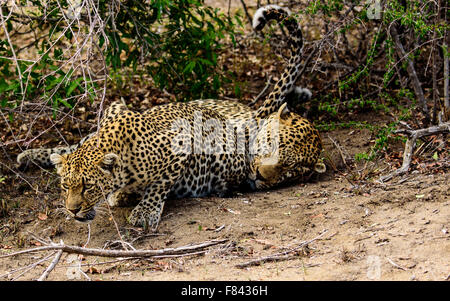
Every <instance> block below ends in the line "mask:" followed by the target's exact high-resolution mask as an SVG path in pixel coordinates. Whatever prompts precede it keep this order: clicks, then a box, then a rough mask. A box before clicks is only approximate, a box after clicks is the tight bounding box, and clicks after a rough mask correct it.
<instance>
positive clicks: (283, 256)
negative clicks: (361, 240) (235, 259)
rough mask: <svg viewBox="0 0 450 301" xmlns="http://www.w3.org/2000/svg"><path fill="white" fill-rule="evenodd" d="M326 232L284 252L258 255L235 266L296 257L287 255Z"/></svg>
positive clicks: (244, 266) (247, 265) (241, 266)
mask: <svg viewBox="0 0 450 301" xmlns="http://www.w3.org/2000/svg"><path fill="white" fill-rule="evenodd" d="M327 232H328V230H325V231H324V232H322V233H321V234H320V235H319V236H317V237H315V238H313V239H311V240H307V241H304V242H302V243H301V244H299V245H298V246H297V247H295V248H292V249H289V250H287V251H284V252H280V253H276V254H272V255H269V256H265V257H260V258H258V259H255V260H251V261H247V262H244V263H240V264H237V265H236V267H238V268H240V269H242V268H246V267H249V266H254V265H260V264H261V263H263V262H268V261H281V260H288V259H292V258H297V256H293V255H288V254H289V253H291V252H295V251H297V250H299V249H301V248H303V247H305V246H307V245H309V244H310V243H312V242H313V241H316V240H319V239H321V238H322V236H324V235H325V233H327Z"/></svg>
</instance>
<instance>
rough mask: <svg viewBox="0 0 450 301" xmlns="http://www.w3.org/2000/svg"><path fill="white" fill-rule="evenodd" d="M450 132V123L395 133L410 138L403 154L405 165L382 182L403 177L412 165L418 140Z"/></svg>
mask: <svg viewBox="0 0 450 301" xmlns="http://www.w3.org/2000/svg"><path fill="white" fill-rule="evenodd" d="M449 132H450V122H446V123H442V124H440V125H438V126H431V127H428V128H425V129H419V130H405V129H403V130H398V131H395V133H396V134H406V135H407V136H408V141H406V145H405V150H404V152H403V164H402V167H400V168H398V169H396V170H395V171H394V172H392V173H390V174H388V175H386V176H382V177H380V181H381V182H386V181H389V180H390V179H392V178H393V177H395V176H398V175H402V174H404V173H406V172H408V170H409V166H410V165H411V159H412V155H413V152H414V147H415V146H416V140H417V139H418V138H422V137H425V136H430V135H435V134H448V133H449Z"/></svg>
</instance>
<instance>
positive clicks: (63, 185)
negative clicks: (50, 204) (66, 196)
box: [61, 183, 69, 190]
mask: <svg viewBox="0 0 450 301" xmlns="http://www.w3.org/2000/svg"><path fill="white" fill-rule="evenodd" d="M61 187H62V188H64V189H66V190H69V185H67V184H65V183H63V184H61Z"/></svg>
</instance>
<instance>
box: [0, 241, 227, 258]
mask: <svg viewBox="0 0 450 301" xmlns="http://www.w3.org/2000/svg"><path fill="white" fill-rule="evenodd" d="M226 241H227V240H226V239H221V240H210V241H205V242H202V243H199V244H193V245H187V246H182V247H178V248H166V249H159V250H104V249H95V248H83V247H77V246H70V245H65V244H59V245H57V244H53V245H48V246H43V247H37V248H33V249H28V250H23V251H19V252H15V253H11V254H6V255H1V256H0V258H5V257H11V256H16V255H20V254H26V253H32V252H41V251H47V250H60V251H62V252H66V253H76V254H82V255H87V256H89V255H90V256H101V257H142V258H145V257H156V256H166V255H183V254H185V253H191V252H193V251H197V250H200V249H204V248H207V247H211V246H214V245H218V244H222V243H224V242H226Z"/></svg>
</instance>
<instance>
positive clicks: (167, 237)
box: [0, 129, 450, 280]
mask: <svg viewBox="0 0 450 301" xmlns="http://www.w3.org/2000/svg"><path fill="white" fill-rule="evenodd" d="M370 135H371V134H370V131H366V130H355V129H342V130H336V131H333V132H330V133H325V134H323V138H324V139H323V140H324V145H325V152H326V153H328V154H329V157H330V158H332V160H333V161H334V163H335V165H336V166H339V164H341V165H342V164H343V163H342V156H341V154H340V152H338V151H337V149H336V144H335V143H337V144H338V145H339V146H340V147H341V148H342V153H343V154H344V156H345V158H346V159H347V160H348V162H347V164H354V162H351V160H350V159H351V158H352V157H354V154H355V153H356V152H362V151H365V150H367V148H365V147H364V146H363V144H364V143H366V142H367V141H370ZM328 137H332V139H333V140H334V142H335V143H333V142H332V141H331V140H330V139H329V138H328ZM339 162H341V163H339ZM354 166H355V169H354V170H353V171H347V173H343V172H333V170H332V169H330V170H329V171H328V172H327V173H325V174H323V175H321V176H316V177H315V178H312V179H310V180H309V181H308V182H307V183H301V184H298V185H294V186H290V187H285V188H280V189H277V190H272V191H262V192H256V193H237V194H236V195H235V196H234V197H231V198H218V197H209V198H201V199H200V198H199V199H196V198H194V199H181V200H173V201H169V202H167V204H166V208H165V211H164V214H163V217H162V221H161V223H160V227H159V229H158V232H157V233H154V234H152V233H148V232H144V231H143V230H142V229H139V228H132V227H130V226H129V225H127V223H126V216H127V215H128V214H129V213H130V211H131V209H132V208H113V209H111V212H112V215H111V214H110V211H109V209H108V208H107V207H104V208H103V209H102V210H101V213H100V214H99V215H100V216H98V217H97V218H96V219H95V220H94V221H93V222H92V224H91V227H90V228H91V231H90V241H89V243H88V247H91V248H103V247H107V248H114V247H119V246H120V244H119V243H118V241H119V240H120V237H119V234H118V230H117V229H119V231H120V235H121V238H122V239H123V240H124V241H127V242H130V243H132V245H133V246H134V247H135V248H137V249H144V248H146V249H159V248H166V247H177V246H182V245H187V244H190V243H197V242H201V241H205V240H210V239H227V240H228V241H227V243H225V244H222V245H218V246H215V247H212V248H210V249H208V252H207V253H206V254H204V255H201V256H187V257H179V258H161V259H151V260H129V261H121V262H111V261H113V259H105V258H100V257H94V256H80V257H76V256H75V258H74V256H73V255H72V256H70V255H66V254H64V255H63V257H62V259H61V262H60V264H59V265H58V266H57V267H56V269H55V270H54V271H53V272H52V273H51V274H50V276H49V278H48V279H49V280H67V279H74V280H77V279H80V280H84V279H86V277H89V278H90V279H91V280H368V279H374V280H378V279H380V280H444V279H448V277H449V273H450V234H449V227H450V225H449V221H450V206H449V205H450V202H449V200H450V198H449V194H450V192H449V191H450V190H449V185H448V183H449V174H448V170H442V169H441V170H437V171H436V172H435V173H431V172H419V171H417V170H416V171H412V172H411V173H410V174H409V175H407V176H405V177H404V178H402V179H399V178H396V179H394V180H392V181H391V182H389V183H387V184H379V183H377V182H376V181H375V179H376V177H375V176H374V177H373V179H370V178H369V179H368V180H365V181H360V180H358V179H356V178H357V176H355V175H358V170H359V169H361V170H363V168H364V166H362V167H361V166H359V167H357V166H358V165H354ZM379 168H380V169H382V167H381V166H380V167H379ZM340 170H342V169H340ZM355 179H356V180H355ZM25 180H26V181H28V182H30V183H32V186H33V187H36V188H37V190H36V191H34V190H31V189H30V185H28V184H26V182H25ZM57 181H58V180H57V178H56V176H55V175H54V174H53V173H51V172H49V171H45V170H37V171H36V170H35V171H32V172H28V173H26V174H24V178H20V177H19V176H18V175H14V174H13V173H11V175H8V176H7V179H6V181H4V182H3V183H1V184H0V185H2V187H1V189H2V196H1V198H2V200H3V203H6V205H5V206H6V207H7V208H6V209H5V211H4V212H3V216H2V217H1V219H0V221H1V226H0V238H1V240H0V253H1V254H6V253H10V252H13V251H17V250H22V249H25V248H31V247H35V246H39V245H40V243H39V242H38V241H37V240H36V239H34V238H33V237H32V236H31V235H30V233H32V234H34V235H36V236H39V237H41V238H46V239H48V238H51V239H52V240H53V241H54V242H59V241H60V240H63V241H64V243H66V244H73V245H83V244H85V243H86V241H87V240H88V228H87V226H86V225H84V224H79V223H76V222H73V221H72V220H67V219H66V217H65V215H64V214H63V210H62V209H61V208H62V202H61V201H60V200H59V195H58V188H57V186H56V183H57ZM116 224H117V227H116ZM324 231H327V232H326V233H325V234H324V235H323V236H322V239H319V240H316V241H314V242H312V243H311V244H309V245H307V246H306V247H303V248H301V249H299V250H297V251H296V252H295V253H294V254H291V255H294V256H293V258H291V259H289V260H285V261H278V262H266V263H263V264H262V265H260V266H253V267H247V268H244V269H241V268H238V267H236V265H237V264H240V263H244V262H247V261H250V260H253V259H256V258H259V257H262V256H267V255H270V254H274V253H277V252H281V251H284V250H286V249H288V248H292V247H295V246H296V245H298V244H300V243H301V242H302V241H306V240H310V239H313V238H315V237H317V236H318V235H320V234H321V233H323V232H324ZM48 254H49V253H45V254H43V253H39V254H38V253H34V254H26V255H20V256H15V257H12V258H3V259H0V275H5V274H8V273H10V272H11V271H14V270H17V269H20V268H21V267H26V266H28V265H29V264H31V263H33V262H37V261H38V260H39V259H40V258H42V257H43V256H44V255H48ZM51 258H52V257H50V259H49V260H47V261H45V262H42V263H40V264H38V265H37V266H36V267H35V268H33V269H31V270H29V271H28V272H27V273H24V274H23V275H22V276H20V273H21V272H23V271H25V270H18V271H17V272H15V273H11V274H10V275H8V276H6V277H4V278H2V279H14V278H16V277H18V276H20V277H19V278H18V279H20V280H31V279H36V278H38V277H39V276H40V275H41V274H42V272H43V271H44V269H45V268H46V267H47V266H48V264H49V263H50V261H51ZM107 261H110V262H111V263H107V264H106V263H105V264H99V263H100V262H107ZM74 262H75V263H77V264H75V266H77V265H81V271H82V272H83V273H85V275H83V273H80V272H79V271H78V270H77V269H75V270H74V268H73V266H74Z"/></svg>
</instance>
